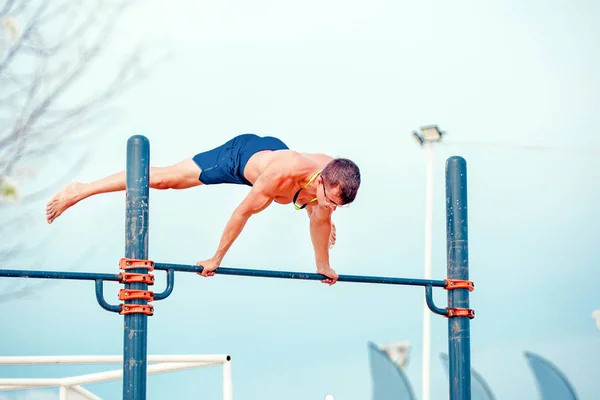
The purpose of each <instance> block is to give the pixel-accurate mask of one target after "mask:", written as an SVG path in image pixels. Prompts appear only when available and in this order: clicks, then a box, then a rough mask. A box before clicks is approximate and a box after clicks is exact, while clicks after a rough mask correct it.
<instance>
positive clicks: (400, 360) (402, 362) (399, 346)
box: [378, 342, 410, 369]
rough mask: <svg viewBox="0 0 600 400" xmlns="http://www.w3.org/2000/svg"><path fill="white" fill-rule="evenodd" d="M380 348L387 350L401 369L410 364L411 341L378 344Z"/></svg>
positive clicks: (388, 354) (391, 358)
mask: <svg viewBox="0 0 600 400" xmlns="http://www.w3.org/2000/svg"><path fill="white" fill-rule="evenodd" d="M378 347H379V349H380V350H382V351H385V352H386V354H387V356H388V357H389V358H390V360H391V361H392V362H393V363H394V364H396V365H397V366H398V368H400V369H404V368H405V367H406V364H408V354H409V353H410V342H396V343H390V344H382V345H380V346H378Z"/></svg>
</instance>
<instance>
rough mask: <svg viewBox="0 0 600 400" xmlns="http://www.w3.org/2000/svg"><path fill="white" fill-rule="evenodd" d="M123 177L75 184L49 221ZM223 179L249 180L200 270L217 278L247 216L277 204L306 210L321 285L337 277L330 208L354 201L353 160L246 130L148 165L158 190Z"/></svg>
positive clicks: (120, 186) (56, 200) (356, 176)
mask: <svg viewBox="0 0 600 400" xmlns="http://www.w3.org/2000/svg"><path fill="white" fill-rule="evenodd" d="M125 180H126V176H125V171H121V172H119V173H117V174H114V175H110V176H107V177H105V178H103V179H100V180H98V181H95V182H91V183H80V182H73V183H70V184H69V185H67V186H66V187H65V188H64V189H62V190H61V191H59V192H58V193H57V194H56V195H55V196H54V197H53V198H52V199H51V200H50V201H49V202H48V204H47V205H46V219H47V221H48V223H49V224H50V223H52V222H53V221H54V220H55V219H56V218H57V217H58V216H59V215H61V214H62V213H63V212H64V211H65V210H66V209H68V208H69V207H71V206H73V205H74V204H76V203H77V202H79V201H81V200H83V199H85V198H87V197H90V196H93V195H96V194H101V193H108V192H116V191H123V190H125V189H126V187H125ZM222 183H229V184H238V185H247V186H250V191H249V193H248V195H247V196H246V197H245V198H244V199H243V201H242V202H241V203H240V205H239V206H238V207H237V208H236V209H235V210H234V212H233V214H232V215H231V218H230V219H229V221H228V222H227V224H226V225H225V229H224V230H223V234H222V235H221V240H220V243H219V245H218V247H217V250H216V252H215V254H214V255H213V256H212V257H211V258H209V259H207V260H204V261H199V262H198V263H196V265H201V266H202V267H203V271H202V272H201V273H200V275H202V276H205V277H206V276H213V275H214V274H215V272H214V271H215V270H216V269H217V268H218V267H219V266H220V264H221V261H222V260H223V257H225V254H226V253H227V251H228V250H229V248H230V247H231V245H232V244H233V242H234V241H235V240H236V239H237V237H238V236H239V234H240V233H241V232H242V230H243V228H244V226H245V225H246V222H248V219H249V218H250V217H251V216H252V215H253V214H257V213H259V212H261V211H263V210H264V209H265V208H267V207H268V206H269V205H270V204H271V203H272V202H276V203H280V204H289V203H293V205H294V207H295V208H296V209H297V210H302V209H305V210H306V212H307V214H308V217H309V218H310V236H311V241H312V244H313V248H314V253H315V263H316V267H317V273H319V274H322V275H325V276H326V277H327V278H326V279H323V280H322V282H323V283H327V284H329V285H333V284H334V283H335V282H336V281H337V279H338V275H337V273H336V272H335V271H334V270H333V269H332V268H331V266H330V265H329V248H330V245H332V244H333V243H334V242H335V226H334V225H333V223H332V222H331V214H332V212H333V211H334V210H335V209H336V208H337V207H340V206H343V205H348V204H350V203H352V202H353V201H354V199H355V197H356V194H357V192H358V188H359V186H360V170H359V168H358V167H357V166H356V164H354V163H353V162H352V161H350V160H348V159H344V158H337V159H334V158H332V157H330V156H328V155H325V154H307V153H299V152H296V151H293V150H290V149H289V148H288V147H287V146H286V145H285V143H283V142H282V141H281V140H279V139H277V138H274V137H270V136H269V137H259V136H257V135H254V134H243V135H239V136H236V137H234V138H233V139H231V140H229V141H228V142H226V143H225V144H223V145H221V146H219V147H216V148H214V149H212V150H209V151H206V152H202V153H199V154H196V155H195V156H193V157H191V158H188V159H185V160H183V161H180V162H178V163H176V164H174V165H171V166H168V167H151V168H150V187H151V188H153V189H188V188H191V187H195V186H200V185H216V184H222Z"/></svg>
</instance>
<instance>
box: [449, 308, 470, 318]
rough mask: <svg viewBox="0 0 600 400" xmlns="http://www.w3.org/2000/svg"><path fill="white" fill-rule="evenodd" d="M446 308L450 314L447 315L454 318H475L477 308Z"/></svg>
mask: <svg viewBox="0 0 600 400" xmlns="http://www.w3.org/2000/svg"><path fill="white" fill-rule="evenodd" d="M446 310H448V314H447V315H446V317H447V318H454V317H469V318H470V319H473V318H475V310H472V309H470V308H455V307H447V308H446Z"/></svg>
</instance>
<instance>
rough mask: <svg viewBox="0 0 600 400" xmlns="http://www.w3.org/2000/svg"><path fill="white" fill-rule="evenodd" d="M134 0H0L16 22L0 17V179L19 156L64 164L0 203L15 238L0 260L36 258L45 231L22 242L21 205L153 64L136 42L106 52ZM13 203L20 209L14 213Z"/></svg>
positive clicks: (43, 191)
mask: <svg viewBox="0 0 600 400" xmlns="http://www.w3.org/2000/svg"><path fill="white" fill-rule="evenodd" d="M134 3H135V2H133V1H131V0H114V1H108V0H78V1H72V0H54V1H50V0H5V1H2V0H0V22H2V21H5V22H6V21H8V22H9V23H11V24H13V22H14V24H16V25H13V26H11V29H12V30H13V31H14V32H13V31H11V32H10V34H9V32H3V31H2V29H3V27H2V25H0V121H2V123H1V124H0V179H3V178H4V177H14V176H16V175H15V174H16V171H18V170H19V168H20V166H21V165H22V164H23V163H25V162H39V161H40V160H61V162H64V164H63V165H64V168H63V169H64V171H62V173H60V174H59V175H57V177H56V178H54V179H53V180H52V181H51V182H48V183H47V185H44V186H42V187H40V188H37V189H35V190H33V191H31V190H30V191H29V192H28V193H21V194H20V196H19V201H18V202H17V203H15V204H10V205H9V204H0V218H2V217H4V216H7V217H8V218H3V219H9V221H3V222H2V223H1V224H0V234H2V237H15V238H16V239H17V241H16V242H14V243H9V242H7V241H5V242H2V243H0V259H2V260H3V262H4V263H6V262H8V261H10V260H13V261H20V260H22V259H23V260H25V259H27V261H28V262H27V264H28V265H31V260H29V258H30V255H31V254H36V258H39V259H42V258H43V256H42V254H44V252H45V251H47V249H45V248H44V247H45V246H46V245H47V243H50V242H51V240H52V238H51V237H49V238H46V239H45V240H41V241H39V242H33V243H30V239H29V237H35V236H36V235H28V234H27V232H28V230H33V229H34V228H33V226H35V223H33V224H32V223H31V221H29V219H30V218H31V216H30V214H29V213H28V212H27V209H29V208H30V207H31V206H33V205H35V204H36V202H38V201H40V200H41V199H42V198H43V197H47V196H48V195H49V193H51V192H52V191H54V190H56V186H57V185H63V184H66V183H67V181H68V180H70V179H71V177H72V175H73V174H74V173H75V172H76V171H77V170H80V169H81V167H82V166H83V165H84V164H85V162H86V160H87V159H88V158H89V152H90V151H91V150H90V148H89V147H87V151H86V150H83V151H75V152H74V151H69V150H68V149H69V147H71V146H73V145H74V144H75V143H76V142H77V141H83V140H82V139H86V138H87V139H86V141H89V138H90V137H91V135H92V132H94V130H95V129H96V128H97V127H98V126H99V125H98V124H99V123H100V122H101V121H102V118H105V117H106V111H107V106H108V105H109V104H110V102H111V101H112V100H113V99H115V98H117V97H118V96H119V95H120V94H121V93H123V92H124V91H125V90H128V89H129V88H130V87H131V86H132V85H133V84H134V83H136V82H137V81H138V80H139V78H140V76H141V75H142V74H143V73H144V72H145V70H146V69H148V68H150V67H153V66H155V65H156V63H154V62H152V61H150V62H147V60H146V57H147V55H146V54H145V51H144V49H143V48H142V47H141V46H139V47H132V48H130V49H128V53H127V54H126V55H124V56H122V57H121V58H120V59H115V58H114V55H112V54H114V51H111V47H110V46H111V44H112V43H116V44H118V43H117V41H115V40H114V39H116V38H115V35H116V33H117V29H118V27H119V22H120V20H121V16H122V15H123V12H124V11H125V10H126V8H128V7H131V6H132V5H133V4H134ZM7 18H8V19H7ZM15 26H16V27H17V28H18V29H16V28H15ZM3 34H6V35H4V36H6V38H7V40H4V41H3V38H4V36H1V35H3ZM101 63H103V64H101ZM61 152H63V153H64V154H62V155H60V153H61ZM59 155H60V156H59ZM67 157H68V158H67ZM9 210H10V211H9ZM14 210H25V212H23V213H21V215H18V216H17V215H15V213H14ZM3 211H4V212H3ZM39 223H41V221H40V222H39ZM43 223H45V221H43ZM15 232H18V233H19V235H21V236H19V235H15V234H14V233H15ZM50 247H51V246H50ZM71 268H77V264H73V265H72V266H71ZM36 288H37V286H36V285H33V284H26V285H25V286H23V287H21V288H15V289H14V290H10V291H8V292H7V291H6V290H0V293H2V294H1V295H0V302H3V301H8V300H10V299H15V298H19V297H23V296H27V295H30V294H31V293H32V290H35V289H36ZM11 289H12V288H11Z"/></svg>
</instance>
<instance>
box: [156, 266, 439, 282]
mask: <svg viewBox="0 0 600 400" xmlns="http://www.w3.org/2000/svg"><path fill="white" fill-rule="evenodd" d="M154 268H155V269H160V270H168V269H173V270H175V271H179V272H196V273H197V272H202V270H203V268H202V267H201V266H197V265H184V264H167V263H156V262H155V263H154ZM215 273H217V274H221V275H239V276H252V277H260V278H282V279H302V280H312V281H320V280H322V279H325V278H327V277H326V276H324V275H321V274H314V273H306V272H291V271H268V270H261V269H242V268H226V267H219V268H218V269H217V270H215ZM338 282H355V283H380V284H386V285H409V286H427V285H430V286H437V287H444V286H445V285H446V283H445V282H444V281H443V280H441V281H440V280H431V279H415V278H393V277H383V276H362V275H339V277H338Z"/></svg>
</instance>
